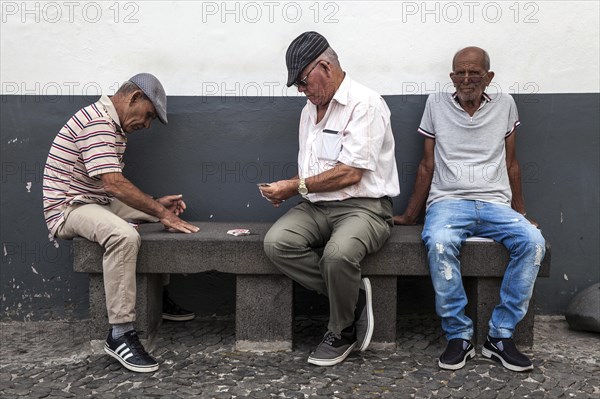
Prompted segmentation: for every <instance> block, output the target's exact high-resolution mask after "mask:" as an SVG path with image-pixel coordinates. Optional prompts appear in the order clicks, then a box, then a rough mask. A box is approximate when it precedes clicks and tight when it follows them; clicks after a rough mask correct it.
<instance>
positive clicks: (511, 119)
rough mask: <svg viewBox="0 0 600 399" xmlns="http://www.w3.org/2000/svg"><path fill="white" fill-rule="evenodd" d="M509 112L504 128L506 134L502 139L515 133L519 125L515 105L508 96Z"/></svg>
mask: <svg viewBox="0 0 600 399" xmlns="http://www.w3.org/2000/svg"><path fill="white" fill-rule="evenodd" d="M508 100H509V103H510V104H509V110H508V121H507V126H506V134H505V135H504V137H508V136H510V135H511V134H513V133H514V132H515V130H516V129H517V128H518V127H519V126H520V125H521V122H520V121H519V111H517V104H515V100H514V98H513V97H512V96H510V95H509V96H508Z"/></svg>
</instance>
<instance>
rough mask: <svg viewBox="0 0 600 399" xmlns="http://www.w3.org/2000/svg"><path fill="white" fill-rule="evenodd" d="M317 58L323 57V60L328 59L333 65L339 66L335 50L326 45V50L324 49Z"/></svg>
mask: <svg viewBox="0 0 600 399" xmlns="http://www.w3.org/2000/svg"><path fill="white" fill-rule="evenodd" d="M319 58H320V59H323V60H325V61H328V62H330V63H332V64H333V65H335V66H338V67H339V66H340V60H339V58H338V55H337V53H336V52H335V50H334V49H332V48H331V47H327V50H325V51H324V52H323V54H321V56H320V57H319Z"/></svg>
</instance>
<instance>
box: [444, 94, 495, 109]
mask: <svg viewBox="0 0 600 399" xmlns="http://www.w3.org/2000/svg"><path fill="white" fill-rule="evenodd" d="M452 99H453V100H454V105H455V106H457V107H459V108H460V109H462V107H461V106H460V103H459V102H458V93H457V92H454V94H452ZM490 101H492V98H491V97H490V96H489V95H488V94H487V93H486V92H484V93H483V94H482V95H481V104H479V108H477V110H480V109H481V108H482V107H483V106H484V105H485V104H487V103H489V102H490Z"/></svg>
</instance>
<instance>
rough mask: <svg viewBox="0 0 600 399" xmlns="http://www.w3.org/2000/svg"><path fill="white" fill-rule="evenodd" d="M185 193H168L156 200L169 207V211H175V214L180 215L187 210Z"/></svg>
mask: <svg viewBox="0 0 600 399" xmlns="http://www.w3.org/2000/svg"><path fill="white" fill-rule="evenodd" d="M182 198H183V195H182V194H178V195H166V196H164V197H161V198H157V199H156V201H157V202H158V203H159V204H161V205H162V206H164V207H165V208H167V209H168V210H169V211H171V212H173V213H174V214H175V216H179V215H181V214H182V213H183V211H185V209H186V205H185V202H183V199H182Z"/></svg>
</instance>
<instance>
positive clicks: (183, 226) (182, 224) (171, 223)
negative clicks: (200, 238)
mask: <svg viewBox="0 0 600 399" xmlns="http://www.w3.org/2000/svg"><path fill="white" fill-rule="evenodd" d="M160 222H161V223H162V224H164V225H165V228H166V229H167V230H171V231H173V230H176V231H180V232H182V233H197V232H198V231H200V228H199V227H196V226H194V225H193V224H190V223H188V222H186V221H184V220H181V219H179V217H177V215H175V214H174V213H171V212H165V214H164V216H163V217H161V218H160Z"/></svg>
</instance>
